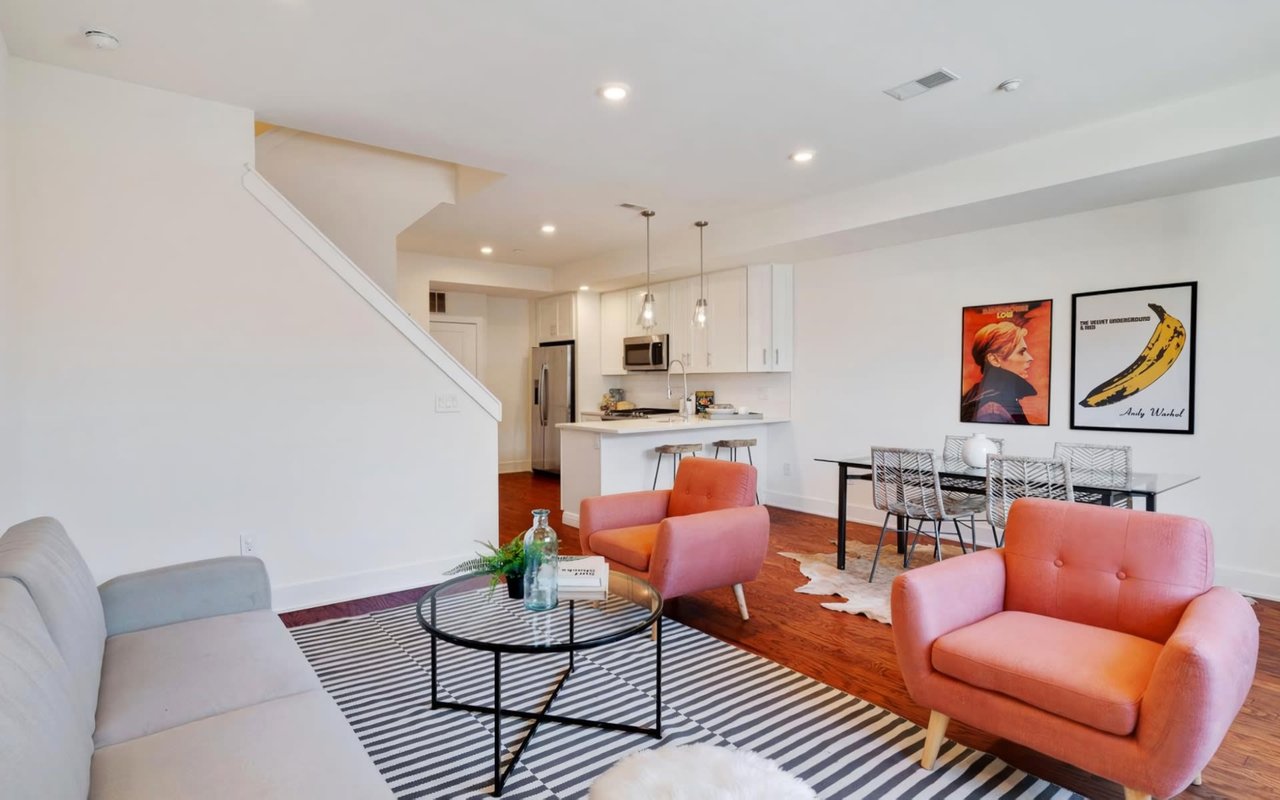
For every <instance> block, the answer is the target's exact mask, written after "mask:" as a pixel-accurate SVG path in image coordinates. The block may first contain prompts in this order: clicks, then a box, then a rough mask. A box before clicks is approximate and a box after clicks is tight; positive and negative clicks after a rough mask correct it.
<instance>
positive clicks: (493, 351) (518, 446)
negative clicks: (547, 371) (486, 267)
mask: <svg viewBox="0 0 1280 800" xmlns="http://www.w3.org/2000/svg"><path fill="white" fill-rule="evenodd" d="M402 274H403V273H402ZM429 292H430V286H429V284H427V283H423V282H420V281H417V280H416V279H414V280H412V281H410V282H408V283H403V282H402V283H401V286H400V303H401V305H402V306H404V309H405V310H406V311H407V312H409V315H410V316H412V317H413V318H414V319H416V320H418V324H420V325H422V326H423V327H425V328H427V329H428V330H430V322H431V321H432V320H438V319H440V320H448V319H458V318H469V319H476V320H478V321H479V325H480V329H481V330H480V340H479V342H478V344H479V347H480V352H479V354H478V359H477V360H478V361H479V367H480V374H479V375H477V376H476V377H477V378H479V379H480V382H481V383H483V384H484V385H485V388H487V389H488V390H489V391H490V392H493V394H494V395H495V396H496V397H497V398H498V399H499V400H501V401H502V408H503V414H502V422H501V423H499V425H498V471H499V472H526V471H528V470H529V421H530V412H529V404H530V403H532V402H533V397H532V391H531V387H532V380H533V379H532V376H531V374H530V372H529V348H531V347H532V346H533V333H532V327H533V321H532V319H533V303H532V302H531V301H529V300H526V299H525V298H523V297H503V296H489V295H483V294H477V293H475V292H453V291H450V292H446V295H447V297H446V300H447V305H446V312H447V313H445V314H432V313H431V306H430V298H429Z"/></svg>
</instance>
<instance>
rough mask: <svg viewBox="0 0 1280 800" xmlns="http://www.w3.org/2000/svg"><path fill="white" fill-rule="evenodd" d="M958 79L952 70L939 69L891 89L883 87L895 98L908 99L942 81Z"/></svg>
mask: <svg viewBox="0 0 1280 800" xmlns="http://www.w3.org/2000/svg"><path fill="white" fill-rule="evenodd" d="M958 80H960V78H959V77H958V76H957V75H956V74H955V73H954V72H951V71H949V70H945V69H940V70H938V71H937V72H932V73H930V74H928V75H925V76H924V77H923V78H916V79H915V80H914V81H907V82H906V83H902V84H899V85H897V86H895V87H893V88H892V89H885V90H884V93H885V94H887V95H889V96H890V97H892V98H893V99H895V100H910V99H911V98H913V97H915V96H916V95H920V94H924V93H925V92H927V91H929V90H930V89H936V88H938V87H939V86H941V85H943V84H944V83H951V82H952V81H958Z"/></svg>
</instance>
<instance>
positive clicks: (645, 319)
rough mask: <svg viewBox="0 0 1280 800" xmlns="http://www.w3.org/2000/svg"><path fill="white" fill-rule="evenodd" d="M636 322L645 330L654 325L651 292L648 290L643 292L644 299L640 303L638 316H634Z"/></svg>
mask: <svg viewBox="0 0 1280 800" xmlns="http://www.w3.org/2000/svg"><path fill="white" fill-rule="evenodd" d="M636 324H637V325H639V326H640V327H641V328H644V329H645V330H649V329H650V328H652V327H653V326H654V318H653V294H651V293H650V292H647V291H646V292H645V293H644V301H643V302H641V303H640V316H639V317H637V318H636Z"/></svg>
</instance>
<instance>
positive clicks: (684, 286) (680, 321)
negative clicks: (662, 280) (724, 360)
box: [667, 275, 707, 372]
mask: <svg viewBox="0 0 1280 800" xmlns="http://www.w3.org/2000/svg"><path fill="white" fill-rule="evenodd" d="M668 286H669V287H670V289H669V290H668V292H667V297H668V300H669V302H670V304H671V305H670V308H671V313H670V318H671V331H670V332H671V358H673V359H674V358H678V359H680V363H682V364H684V365H685V367H686V368H687V369H688V371H689V372H706V369H707V368H706V363H705V361H706V352H707V339H706V334H705V332H704V331H698V330H695V329H694V327H693V304H694V303H696V302H698V278H697V276H696V275H695V276H694V277H692V278H684V279H682V280H678V281H671V283H670V284H668ZM695 355H696V356H697V357H696V358H695Z"/></svg>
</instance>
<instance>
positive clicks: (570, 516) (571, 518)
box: [564, 511, 579, 528]
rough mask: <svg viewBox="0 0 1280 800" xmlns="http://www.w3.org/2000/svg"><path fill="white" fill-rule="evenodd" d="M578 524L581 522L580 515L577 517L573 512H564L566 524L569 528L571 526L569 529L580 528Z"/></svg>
mask: <svg viewBox="0 0 1280 800" xmlns="http://www.w3.org/2000/svg"><path fill="white" fill-rule="evenodd" d="M578 522H579V517H578V515H577V514H575V513H573V512H572V511H566V512H564V524H565V525H568V526H569V527H571V528H577V527H578Z"/></svg>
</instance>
